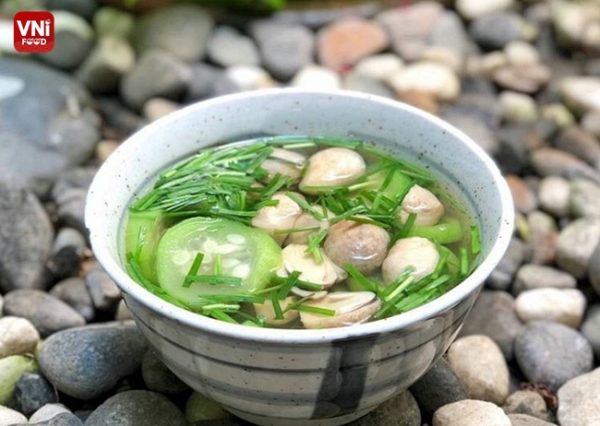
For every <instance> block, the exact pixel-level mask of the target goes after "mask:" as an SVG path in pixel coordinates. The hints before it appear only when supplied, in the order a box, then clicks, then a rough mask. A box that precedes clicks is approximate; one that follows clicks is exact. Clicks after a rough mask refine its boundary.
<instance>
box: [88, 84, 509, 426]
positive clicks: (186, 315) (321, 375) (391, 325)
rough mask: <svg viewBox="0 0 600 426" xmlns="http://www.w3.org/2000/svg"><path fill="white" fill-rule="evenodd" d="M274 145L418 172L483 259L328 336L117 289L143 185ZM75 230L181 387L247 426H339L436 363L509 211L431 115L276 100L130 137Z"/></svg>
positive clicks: (312, 99)
mask: <svg viewBox="0 0 600 426" xmlns="http://www.w3.org/2000/svg"><path fill="white" fill-rule="evenodd" d="M278 134H282V135H289V134H301V135H328V136H350V137H359V138H365V139H367V140H370V141H373V142H375V143H376V144H378V145H380V146H381V147H383V148H385V149H388V150H390V151H391V152H393V153H397V154H399V155H402V156H404V158H407V159H408V160H411V161H420V162H422V163H424V164H426V165H427V166H428V167H430V168H431V170H432V171H433V172H434V173H435V174H437V175H438V176H440V178H441V179H442V180H443V181H444V182H446V184H447V185H448V187H449V188H448V189H449V190H450V191H452V192H454V193H455V194H457V197H458V199H459V200H460V201H461V202H462V203H464V204H465V205H466V206H467V207H468V208H469V209H470V210H471V211H472V212H474V213H475V216H476V217H477V218H478V220H479V223H480V225H481V229H482V255H483V256H482V257H483V259H484V260H483V261H482V262H481V264H480V266H479V267H478V268H477V269H476V270H475V271H474V273H473V274H472V275H471V276H470V277H469V278H468V279H467V280H465V281H464V282H463V283H462V284H460V285H459V286H457V287H456V288H454V289H453V290H452V291H450V292H448V293H446V294H445V295H443V296H442V297H440V298H438V299H437V300H435V301H433V302H431V303H428V304H427V305H425V306H422V307H420V308H417V309H414V310H413V311H410V312H407V313H405V314H402V315H398V316H395V317H392V318H388V319H385V320H380V321H376V322H371V323H367V324H362V325H357V326H353V327H348V328H337V329H327V330H276V329H259V328H252V327H244V326H237V325H232V324H228V323H225V322H220V321H216V320H213V319H210V318H206V317H203V316H200V315H196V314H193V313H191V312H188V311H185V310H183V309H180V308H178V307H176V306H173V305H171V304H169V303H167V302H165V301H164V300H162V299H160V298H158V297H156V296H154V295H152V294H151V293H149V292H148V291H146V290H145V289H143V288H142V287H141V286H139V285H138V284H136V283H135V282H134V281H133V280H132V279H131V278H129V276H128V275H127V274H126V272H125V270H124V267H123V262H122V253H121V252H120V247H121V244H120V237H121V228H122V223H123V218H124V215H125V214H126V209H127V205H128V204H129V202H130V201H131V200H132V199H133V198H134V197H135V196H136V195H137V194H138V192H139V191H140V189H141V188H143V187H144V186H145V185H146V184H147V183H148V182H149V180H151V179H152V178H153V177H154V176H156V174H157V173H158V172H159V171H160V170H161V169H163V168H165V167H166V166H168V165H170V164H172V163H173V162H175V161H177V160H179V159H182V158H184V157H186V156H188V155H190V154H192V153H194V152H196V151H197V150H198V149H201V148H203V147H206V146H208V145H212V144H214V143H215V142H228V141H238V140H244V139H249V138H251V137H255V136H259V135H278ZM86 225H87V227H88V228H89V230H90V238H91V243H92V247H93V249H94V252H95V254H96V257H97V259H98V261H99V262H100V263H101V264H102V266H103V267H104V268H105V269H106V271H107V272H108V273H109V274H110V275H111V276H112V277H113V279H114V280H115V281H116V282H117V284H118V285H119V286H120V288H121V290H122V291H123V294H124V296H125V300H126V302H127V304H128V306H129V308H130V310H131V312H132V314H133V315H134V317H135V320H136V322H137V324H138V326H139V327H140V329H141V330H142V332H143V333H144V335H145V336H146V337H147V338H148V340H149V341H150V343H151V344H152V346H153V347H154V348H155V350H156V351H157V352H158V354H160V356H161V358H162V359H163V361H164V362H165V363H166V364H167V366H168V367H169V368H170V369H172V370H173V372H175V374H177V375H178V376H179V377H180V378H181V379H182V380H183V381H185V382H186V383H188V384H189V385H190V386H191V387H193V388H194V389H196V390H198V391H199V392H201V393H203V394H205V395H206V396H208V397H210V398H212V399H214V400H215V401H217V402H219V403H220V404H222V405H223V406H224V407H225V408H226V409H228V410H229V411H231V412H233V413H235V414H236V415H238V416H240V417H242V418H245V419H247V420H250V421H252V422H255V423H257V424H259V425H286V426H287V425H341V424H345V423H347V422H349V421H351V420H353V419H355V418H357V417H359V416H362V415H364V414H366V413H367V412H369V411H370V410H372V409H374V408H375V407H377V405H379V404H380V403H382V402H383V401H385V400H386V399H388V398H390V397H392V396H393V395H395V394H396V393H398V392H400V391H401V390H403V389H406V388H407V387H408V386H409V385H410V384H412V383H413V382H414V381H416V380H417V379H418V378H419V377H421V376H422V375H423V374H424V373H425V372H426V371H427V369H428V368H429V367H430V366H431V365H432V364H433V363H434V362H435V360H436V359H437V358H438V357H439V356H441V355H442V354H443V353H444V351H445V350H446V348H447V347H448V345H449V344H450V343H451V342H452V340H453V339H454V337H455V336H456V334H457V333H458V331H459V329H460V326H461V324H462V323H463V321H464V319H465V317H466V315H467V314H468V312H469V310H470V308H471V306H472V305H473V302H474V301H475V299H476V297H477V294H478V293H479V289H480V288H481V285H482V284H483V282H484V280H485V278H486V277H487V276H488V275H489V274H490V272H491V271H492V270H493V268H494V267H495V266H496V264H497V263H498V261H499V260H500V258H501V256H502V255H503V254H504V251H505V250H506V248H507V245H508V242H509V240H510V236H511V234H512V229H513V228H512V226H513V205H512V200H511V197H510V193H509V191H508V187H507V185H506V184H505V182H504V180H503V178H502V177H501V175H500V172H499V171H498V169H497V168H496V166H495V165H494V163H493V162H492V160H491V159H490V158H489V157H488V156H487V155H486V154H485V153H484V152H483V150H482V149H480V148H479V147H478V146H477V145H476V144H475V143H474V142H473V141H472V140H470V139H469V138H468V137H467V136H465V135H464V134H463V133H461V132H460V131H458V130H456V129H455V128H453V127H451V126H450V125H448V124H447V123H445V122H443V121H441V120H440V119H438V118H436V117H434V116H432V115H429V114H427V113H425V112H423V111H420V110H417V109H415V108H412V107H410V106H407V105H404V104H401V103H398V102H394V101H391V100H388V99H383V98H378V97H374V96H369V95H363V94H357V93H352V92H313V91H306V90H293V89H277V90H268V91H259V92H250V93H243V94H237V95H231V96H225V97H222V98H216V99H212V100H209V101H205V102H201V103H198V104H195V105H192V106H189V107H187V108H185V109H183V110H181V111H179V112H177V113H174V114H171V115H169V116H167V117H164V118H162V119H160V120H158V121H156V122H154V123H152V124H151V125H149V126H147V127H145V128H144V129H142V130H141V131H139V132H138V133H136V134H135V135H133V136H131V137H130V138H129V139H128V140H127V141H126V142H124V143H123V144H122V145H121V146H120V147H119V149H118V150H117V151H116V152H115V153H114V154H113V155H112V156H111V157H110V158H109V159H108V160H107V161H106V162H105V163H104V164H103V166H102V168H101V169H100V171H99V172H98V174H97V176H96V178H95V180H94V182H93V184H92V186H91V188H90V192H89V195H88V201H87V207H86Z"/></svg>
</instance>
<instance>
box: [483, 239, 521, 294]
mask: <svg viewBox="0 0 600 426" xmlns="http://www.w3.org/2000/svg"><path fill="white" fill-rule="evenodd" d="M526 254H527V253H526V246H525V244H524V243H523V242H522V241H521V240H519V239H517V238H513V239H512V240H511V241H510V244H509V246H508V250H506V253H504V256H503V257H502V259H501V260H500V263H498V266H496V269H494V270H493V271H492V273H491V274H490V276H489V278H488V280H487V282H486V285H487V286H488V287H490V288H493V289H496V290H508V289H509V288H510V286H511V284H512V282H513V277H514V275H515V273H516V272H517V269H519V266H521V264H522V263H523V262H524V260H525V257H526Z"/></svg>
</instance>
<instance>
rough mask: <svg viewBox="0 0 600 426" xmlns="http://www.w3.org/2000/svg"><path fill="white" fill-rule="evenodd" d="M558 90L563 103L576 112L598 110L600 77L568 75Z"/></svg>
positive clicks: (599, 103) (599, 109)
mask: <svg viewBox="0 0 600 426" xmlns="http://www.w3.org/2000/svg"><path fill="white" fill-rule="evenodd" d="M560 90H561V94H562V96H563V99H564V101H565V103H566V104H567V105H569V106H570V107H571V108H573V109H574V110H575V111H576V112H587V111H600V77H568V78H566V79H564V80H563V81H562V83H561V86H560Z"/></svg>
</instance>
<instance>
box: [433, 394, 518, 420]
mask: <svg viewBox="0 0 600 426" xmlns="http://www.w3.org/2000/svg"><path fill="white" fill-rule="evenodd" d="M481 425H486V426H511V423H510V420H509V418H508V417H507V416H506V414H504V411H502V409H501V408H499V407H498V406H496V405H494V404H492V403H490V402H485V401H477V400H474V399H465V400H464V401H458V402H454V403H452V404H448V405H445V406H443V407H442V408H440V409H439V410H437V411H436V412H435V414H434V415H433V426H481Z"/></svg>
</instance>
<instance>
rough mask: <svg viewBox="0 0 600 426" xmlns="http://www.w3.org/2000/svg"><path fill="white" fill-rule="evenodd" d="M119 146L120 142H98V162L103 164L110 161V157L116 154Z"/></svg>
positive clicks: (106, 140)
mask: <svg viewBox="0 0 600 426" xmlns="http://www.w3.org/2000/svg"><path fill="white" fill-rule="evenodd" d="M119 145H120V144H119V142H117V141H114V140H111V139H105V140H102V141H100V142H98V145H96V158H97V159H98V162H99V163H100V164H102V163H104V162H105V161H106V160H108V157H110V156H111V155H112V153H113V152H115V150H116V149H117V148H118V147H119Z"/></svg>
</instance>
